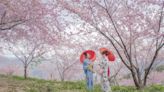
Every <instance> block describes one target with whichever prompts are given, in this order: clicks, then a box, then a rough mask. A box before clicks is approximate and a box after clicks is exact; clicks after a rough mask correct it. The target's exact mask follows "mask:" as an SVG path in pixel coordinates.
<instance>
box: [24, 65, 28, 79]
mask: <svg viewBox="0 0 164 92" xmlns="http://www.w3.org/2000/svg"><path fill="white" fill-rule="evenodd" d="M24 78H25V79H27V66H26V65H25V66H24Z"/></svg>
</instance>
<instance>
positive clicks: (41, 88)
mask: <svg viewBox="0 0 164 92" xmlns="http://www.w3.org/2000/svg"><path fill="white" fill-rule="evenodd" d="M1 81H2V82H4V84H1ZM5 82H6V83H7V85H6V86H5ZM1 85H4V87H3V88H4V89H5V87H6V88H7V90H5V91H0V92H87V91H86V86H85V82H84V81H78V82H70V81H66V82H60V81H47V80H42V79H36V78H28V79H26V80H25V79H24V78H23V77H18V76H11V77H8V76H4V75H0V89H2V88H1ZM112 91H113V92H164V85H152V86H149V87H146V88H145V89H143V90H136V89H135V87H132V86H113V87H112ZM93 92H101V88H100V85H95V87H94V91H93Z"/></svg>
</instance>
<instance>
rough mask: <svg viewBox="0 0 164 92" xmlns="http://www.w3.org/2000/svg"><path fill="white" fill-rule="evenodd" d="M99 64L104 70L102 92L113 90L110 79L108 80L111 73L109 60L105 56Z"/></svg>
mask: <svg viewBox="0 0 164 92" xmlns="http://www.w3.org/2000/svg"><path fill="white" fill-rule="evenodd" d="M99 65H100V68H101V70H102V74H101V89H102V92H112V91H111V87H110V85H109V81H108V74H109V65H108V61H107V60H106V59H105V58H103V60H102V61H101V62H100V64H99Z"/></svg>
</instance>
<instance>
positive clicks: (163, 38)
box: [57, 0, 164, 89]
mask: <svg viewBox="0 0 164 92" xmlns="http://www.w3.org/2000/svg"><path fill="white" fill-rule="evenodd" d="M57 1H58V3H59V4H60V5H61V6H62V7H63V9H65V10H66V11H69V12H71V13H72V17H73V18H78V19H79V20H80V22H82V23H85V24H87V27H91V30H96V31H97V32H98V33H99V34H101V35H102V36H104V37H105V38H106V39H107V40H108V41H109V42H110V43H111V45H112V46H113V48H114V49H115V51H116V52H117V54H118V56H119V58H120V59H121V61H122V63H123V64H124V65H125V66H126V67H127V68H128V70H129V71H130V72H131V75H132V78H133V81H134V84H135V86H136V87H137V88H138V89H141V88H143V87H144V86H146V84H147V78H148V76H149V74H150V72H151V69H152V67H153V65H154V63H155V62H156V61H157V58H158V56H160V51H161V50H162V47H163V46H164V35H163V31H162V29H163V7H164V4H163V3H164V2H163V1H155V0H152V1H146V0H139V1H133V0H117V1H115V0H76V1H74V0H69V1H64V0H57ZM145 6H147V7H145Z"/></svg>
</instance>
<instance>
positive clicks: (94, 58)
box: [80, 50, 96, 63]
mask: <svg viewBox="0 0 164 92" xmlns="http://www.w3.org/2000/svg"><path fill="white" fill-rule="evenodd" d="M84 53H87V54H89V55H90V58H89V59H90V60H91V61H92V62H94V61H95V60H96V54H95V52H94V51H93V50H86V51H84V52H83V53H82V54H81V55H80V62H81V63H83V61H84V59H85V56H84Z"/></svg>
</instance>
